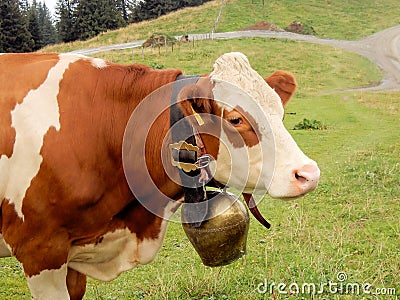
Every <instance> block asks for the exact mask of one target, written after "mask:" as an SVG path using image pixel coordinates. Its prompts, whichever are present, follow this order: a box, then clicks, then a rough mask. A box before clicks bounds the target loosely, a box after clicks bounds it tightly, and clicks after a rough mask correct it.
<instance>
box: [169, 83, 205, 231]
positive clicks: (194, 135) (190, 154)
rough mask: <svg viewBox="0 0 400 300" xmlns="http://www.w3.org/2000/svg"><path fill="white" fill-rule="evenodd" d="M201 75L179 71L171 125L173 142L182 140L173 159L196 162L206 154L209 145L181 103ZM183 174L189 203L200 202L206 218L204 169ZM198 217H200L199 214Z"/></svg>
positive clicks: (171, 109)
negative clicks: (181, 95) (183, 93)
mask: <svg viewBox="0 0 400 300" xmlns="http://www.w3.org/2000/svg"><path fill="white" fill-rule="evenodd" d="M199 77H200V76H184V75H179V76H178V77H177V79H176V81H175V82H174V86H173V89H172V95H171V106H170V126H171V137H172V143H174V144H175V145H176V144H177V143H178V144H179V145H180V146H179V149H175V153H174V150H172V149H171V153H172V156H173V158H172V159H173V160H175V161H178V162H183V163H184V164H188V165H189V164H190V165H194V164H196V162H197V160H198V156H199V157H200V156H202V155H204V154H206V148H205V145H204V143H203V141H202V139H201V136H200V134H199V133H198V132H197V130H196V129H195V128H193V127H192V125H191V124H190V123H189V121H188V120H187V119H185V116H184V114H183V112H182V110H181V109H180V108H179V105H178V103H177V100H178V94H179V92H180V91H181V90H182V88H184V87H185V86H187V85H189V84H193V83H196V82H197V80H198V79H199ZM182 144H184V146H182ZM178 172H179V176H180V179H181V185H182V188H183V193H184V201H185V203H192V204H200V203H203V204H202V205H199V206H198V212H197V216H198V214H201V215H203V214H204V216H203V218H200V219H204V218H205V217H206V213H207V207H206V205H207V202H206V201H205V202H204V200H205V189H204V183H202V180H201V179H200V178H201V176H202V172H201V170H200V169H199V168H194V169H192V170H186V171H185V170H183V169H182V168H180V167H179V168H178ZM196 219H198V218H197V217H196ZM192 225H193V226H200V223H192Z"/></svg>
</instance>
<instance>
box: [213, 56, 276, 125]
mask: <svg viewBox="0 0 400 300" xmlns="http://www.w3.org/2000/svg"><path fill="white" fill-rule="evenodd" d="M210 79H211V81H212V83H213V84H214V88H213V93H214V97H215V98H216V100H218V101H222V102H224V103H225V105H224V104H222V106H230V109H232V108H234V107H236V106H241V107H243V108H244V109H245V110H247V111H249V112H250V113H251V114H253V113H256V112H257V110H259V109H260V107H261V109H262V111H263V112H264V113H266V114H269V115H278V116H280V118H282V117H283V106H282V104H281V101H280V98H279V96H278V94H277V93H276V92H275V91H274V90H273V89H272V88H271V87H270V86H269V85H268V84H267V83H266V82H265V80H264V79H263V78H262V77H261V76H260V75H259V74H258V73H257V72H256V71H255V70H254V69H253V68H252V67H251V65H250V63H249V61H248V59H247V57H246V56H245V55H244V54H242V53H239V52H231V53H225V54H224V55H222V56H221V57H219V58H218V59H217V60H216V61H215V63H214V66H213V71H212V72H211V73H210ZM252 102H253V104H252ZM254 102H255V103H254ZM254 104H256V105H254ZM252 107H253V109H252ZM226 108H227V107H226ZM257 108H258V109H257ZM254 109H256V110H254Z"/></svg>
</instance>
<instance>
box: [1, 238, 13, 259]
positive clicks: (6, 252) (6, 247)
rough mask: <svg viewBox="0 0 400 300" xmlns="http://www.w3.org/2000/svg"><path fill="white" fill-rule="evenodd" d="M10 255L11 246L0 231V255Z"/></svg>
mask: <svg viewBox="0 0 400 300" xmlns="http://www.w3.org/2000/svg"><path fill="white" fill-rule="evenodd" d="M8 256H11V247H10V246H9V245H8V244H7V243H6V241H5V240H4V238H3V235H2V234H1V233H0V257H8Z"/></svg>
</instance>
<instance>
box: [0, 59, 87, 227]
mask: <svg viewBox="0 0 400 300" xmlns="http://www.w3.org/2000/svg"><path fill="white" fill-rule="evenodd" d="M59 57H60V59H59V61H58V63H57V64H56V65H55V66H54V67H53V68H51V69H50V70H49V72H48V75H47V78H46V79H45V81H44V82H43V83H42V84H41V85H40V86H39V87H38V88H37V89H36V90H30V91H29V92H28V94H27V95H26V96H25V98H24V99H23V101H22V102H21V103H20V104H17V105H16V107H15V109H14V110H13V111H12V112H11V118H12V127H14V129H15V132H16V136H15V143H14V149H13V154H12V156H11V157H10V158H8V157H7V156H5V155H2V156H1V159H0V174H1V181H0V198H1V199H3V198H5V199H8V200H9V202H10V203H12V204H14V206H15V210H16V212H17V214H18V216H19V217H20V218H21V219H22V220H24V216H23V213H22V202H23V199H24V197H25V194H26V191H27V190H28V188H29V186H30V184H31V181H32V179H33V178H34V177H35V176H36V175H37V173H38V172H39V169H40V164H41V163H42V159H43V158H42V156H41V155H40V150H41V148H42V146H43V138H44V136H45V134H46V133H47V132H48V130H49V129H50V128H52V127H53V128H55V129H56V130H59V129H60V120H59V118H60V114H59V107H58V102H57V95H58V92H59V82H60V80H61V79H62V78H63V76H64V72H65V71H66V70H67V68H68V66H69V64H70V63H73V62H75V61H77V60H79V59H80V58H79V57H78V56H76V55H60V56H59Z"/></svg>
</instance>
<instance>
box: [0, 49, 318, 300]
mask: <svg viewBox="0 0 400 300" xmlns="http://www.w3.org/2000/svg"><path fill="white" fill-rule="evenodd" d="M0 70H1V72H0V201H1V210H0V257H4V256H14V257H15V258H16V259H17V260H18V261H19V262H20V263H21V265H22V268H23V271H24V274H25V277H26V279H27V283H28V286H29V289H30V292H31V295H32V297H33V298H34V299H81V298H82V297H83V296H84V293H85V289H86V276H90V277H92V278H95V279H98V280H103V281H109V280H112V279H114V278H116V277H117V276H118V275H119V274H120V273H121V272H123V271H126V270H129V269H131V268H133V267H135V266H137V265H142V264H147V263H149V262H151V261H152V260H153V259H154V257H155V255H156V254H157V252H158V250H159V249H160V247H161V244H162V242H163V239H164V235H165V232H166V228H167V224H168V217H169V216H170V215H171V214H172V213H173V212H174V211H176V210H177V209H178V207H179V206H180V205H181V201H180V200H179V199H181V198H182V196H183V191H182V187H181V186H180V185H179V182H176V181H174V180H172V179H171V178H170V177H169V175H168V174H169V172H172V173H174V172H175V173H177V172H178V170H177V168H176V167H172V165H168V164H167V166H166V165H165V164H164V162H163V161H162V157H161V156H162V155H160V152H161V150H162V149H161V148H162V147H164V145H165V143H164V139H165V138H166V136H167V135H168V132H169V129H170V128H169V127H170V122H169V119H170V115H169V109H166V110H165V111H163V112H162V113H161V114H160V115H159V116H158V118H157V119H156V120H154V122H153V124H152V126H151V129H150V130H149V131H148V132H142V131H143V130H142V128H141V124H136V125H135V126H136V127H135V128H134V129H135V130H134V131H135V132H137V133H138V136H139V137H140V136H142V135H146V136H147V138H146V147H145V151H144V154H143V155H144V158H145V162H146V168H143V167H139V163H138V161H141V160H143V157H139V156H138V153H140V151H139V152H136V151H135V149H136V146H137V140H136V139H131V140H129V139H128V140H126V139H124V134H125V131H126V126H127V124H128V121H129V120H130V117H131V115H132V114H133V113H134V112H135V111H136V110H137V109H138V107H139V106H140V104H142V103H143V102H144V101H145V99H147V98H148V97H150V96H151V95H153V98H154V97H156V98H157V97H160V98H167V99H168V98H170V97H171V95H170V94H171V93H172V91H171V90H170V91H169V92H168V91H167V92H166V93H162V94H157V93H155V91H156V90H159V89H160V88H162V87H163V86H166V85H168V84H171V83H173V82H174V81H175V80H176V79H177V78H178V76H180V75H181V74H182V71H180V70H177V69H167V70H153V69H151V68H150V67H147V66H144V65H141V64H133V65H127V66H124V65H119V64H114V63H110V62H107V61H104V60H102V59H98V58H90V57H85V56H81V55H76V54H38V53H35V54H2V55H0ZM281 75H282V74H280V75H279V74H278V75H277V76H273V78H269V79H268V78H267V80H266V81H267V82H268V81H269V80H270V82H271V85H272V86H273V87H274V88H275V90H276V92H275V91H274V89H272V88H271V87H270V86H269V85H268V84H267V83H266V81H265V80H264V79H263V78H262V77H261V76H260V75H258V73H256V72H255V71H254V70H253V69H252V68H251V66H250V63H249V61H248V59H247V57H246V56H245V55H243V54H241V53H226V54H224V55H222V56H221V57H219V58H218V59H217V60H216V61H215V63H214V65H213V69H212V72H211V73H210V74H205V75H202V76H201V77H200V78H199V79H198V81H197V82H195V83H192V84H190V85H187V86H185V87H183V89H182V90H181V91H180V92H179V95H178V99H179V108H180V110H181V111H182V113H183V115H184V116H185V117H186V118H187V119H188V120H190V124H192V126H194V127H197V128H200V127H201V128H208V127H209V128H210V130H214V131H213V132H214V133H213V134H205V133H203V132H205V131H206V130H203V129H201V130H200V133H199V134H198V135H199V137H200V139H201V140H202V142H203V143H204V146H205V149H207V153H208V154H209V155H210V156H211V157H213V158H214V161H213V162H214V170H213V173H212V174H213V175H212V176H213V177H214V180H215V181H216V182H219V183H220V184H222V185H229V186H233V187H235V186H241V187H242V189H243V193H246V195H249V194H251V193H255V192H257V191H261V192H267V193H269V195H271V196H272V197H274V198H281V199H292V198H296V197H300V196H302V195H304V194H306V193H308V192H310V191H312V190H314V189H315V188H316V187H317V184H318V180H319V176H320V171H319V169H318V166H317V164H316V163H315V162H314V161H313V160H311V159H310V158H308V157H307V156H306V155H305V154H304V153H303V152H302V151H301V150H300V149H299V147H298V146H297V145H296V143H295V141H294V140H293V138H292V137H291V136H290V134H289V133H288V132H287V130H286V129H285V128H284V126H283V123H282V119H283V114H284V110H283V105H282V102H281V99H280V97H279V93H281V95H282V99H286V100H284V101H287V100H288V99H289V98H290V96H291V94H292V93H293V91H294V88H295V85H296V84H295V81H294V80H291V83H290V84H289V85H286V86H284V85H283V86H282V84H281V83H282V82H285V80H283V79H282V78H284V76H283V77H282V76H281ZM288 76H289V77H288V78H293V77H292V76H290V74H289V75H288ZM272 79H278V80H272ZM282 80H283V81H282ZM282 91H285V92H284V93H282ZM204 95H207V97H206V96H204ZM153 100H154V99H153ZM156 100H157V99H156ZM245 100H246V101H245ZM249 101H250V102H251V103H250V102H249ZM155 103H157V102H155ZM249 103H250V104H249ZM285 103H286V102H285ZM149 109H150V110H151V109H152V108H149ZM199 119H200V120H201V121H202V122H204V124H200V123H199ZM223 137H224V138H225V140H224V143H222V142H220V140H219V139H221V140H222V138H223ZM238 137H239V138H238ZM139 140H140V138H139ZM123 143H128V144H129V145H130V147H129V149H130V151H128V152H127V158H128V168H129V169H130V170H129V171H130V172H133V174H135V177H134V178H135V180H136V181H137V182H138V185H139V187H140V189H139V190H136V191H132V189H131V188H130V186H129V183H128V180H127V178H126V170H125V168H124V162H123V158H122V148H123ZM243 155H247V156H248V157H249V159H248V160H247V161H248V162H247V164H245V163H243V161H244V160H245V159H243ZM238 157H239V158H240V159H238ZM230 158H231V159H230ZM265 158H268V159H267V160H269V161H268V162H266V159H265ZM271 161H272V163H271ZM125 164H126V162H125ZM265 165H272V167H273V169H272V171H271V168H269V167H265ZM145 169H146V170H145ZM166 169H169V170H166ZM243 173H247V175H248V176H247V177H245V178H244V177H243V176H242V174H243ZM144 174H149V175H150V176H151V180H150V181H152V184H150V183H149V180H145V178H146V176H145V175H144ZM229 174H230V175H229ZM154 186H155V187H156V188H157V189H158V191H155V190H154ZM160 195H163V196H166V197H168V198H169V199H172V200H174V201H167V202H163V201H161V200H160V197H161V196H160ZM139 198H142V199H143V198H144V199H145V200H146V201H147V203H150V205H153V207H155V208H154V210H155V211H156V213H155V212H154V211H151V210H149V209H147V208H146V207H145V206H144V205H142V202H141V201H138V199H139Z"/></svg>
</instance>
